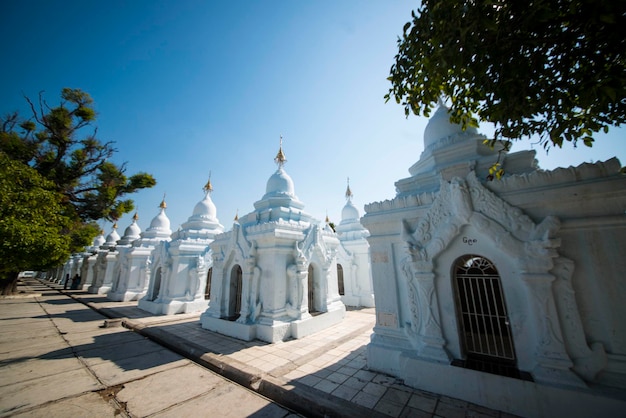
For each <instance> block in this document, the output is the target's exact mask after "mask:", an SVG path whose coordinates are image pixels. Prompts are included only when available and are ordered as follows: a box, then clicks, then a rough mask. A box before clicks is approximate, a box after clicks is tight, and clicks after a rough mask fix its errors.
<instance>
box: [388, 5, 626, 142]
mask: <svg viewBox="0 0 626 418" xmlns="http://www.w3.org/2000/svg"><path fill="white" fill-rule="evenodd" d="M412 16H413V19H412V21H411V22H408V23H407V24H406V25H405V26H404V33H403V35H402V37H401V38H400V39H399V40H398V54H397V55H396V57H395V63H394V64H393V65H392V67H391V71H390V77H389V80H390V81H391V84H392V87H391V88H390V90H389V93H388V94H387V95H386V96H385V97H386V99H387V100H389V99H390V98H391V97H394V98H395V100H396V101H397V102H398V103H401V104H402V105H403V106H404V109H405V113H406V115H407V116H408V115H409V114H410V113H414V114H416V115H424V116H429V114H430V111H431V110H432V109H433V108H434V107H435V105H436V103H437V101H438V100H439V98H440V97H445V98H447V99H448V100H449V102H451V106H450V114H451V120H452V121H453V122H456V123H461V124H462V125H463V126H464V127H467V126H477V125H478V122H479V121H481V122H482V121H486V122H491V123H493V124H495V127H496V135H495V138H494V142H495V140H496V139H501V138H506V139H518V138H521V137H530V136H532V135H539V138H540V141H541V143H542V144H543V146H544V147H546V148H549V147H550V146H551V145H552V144H554V145H556V146H559V147H561V146H562V144H563V142H564V141H571V142H572V143H573V144H574V145H576V143H577V141H579V140H582V141H583V143H584V144H585V145H587V146H592V143H593V134H594V133H596V132H599V131H604V132H607V131H608V129H609V127H610V126H619V125H620V124H622V123H624V121H625V120H626V36H624V33H625V32H624V28H626V1H624V0H534V1H530V2H527V1H508V0H423V2H422V5H421V7H420V8H419V9H418V10H417V13H416V12H413V13H412Z"/></svg>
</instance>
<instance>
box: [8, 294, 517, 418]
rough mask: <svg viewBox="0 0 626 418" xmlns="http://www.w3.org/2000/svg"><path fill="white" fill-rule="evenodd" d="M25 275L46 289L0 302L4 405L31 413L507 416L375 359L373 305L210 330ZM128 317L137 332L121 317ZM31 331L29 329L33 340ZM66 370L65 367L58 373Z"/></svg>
mask: <svg viewBox="0 0 626 418" xmlns="http://www.w3.org/2000/svg"><path fill="white" fill-rule="evenodd" d="M28 284H29V285H30V286H31V289H32V290H33V291H35V292H41V293H42V296H41V297H35V298H31V299H30V300H28V299H15V300H3V301H2V302H0V320H1V321H2V337H0V353H1V354H0V355H1V356H2V357H0V364H2V365H3V373H2V375H1V377H0V411H2V413H3V414H5V415H6V414H7V413H10V412H11V411H23V410H26V411H30V412H29V414H28V416H39V415H34V414H33V413H32V412H33V411H39V410H42V411H43V410H44V409H45V408H52V407H54V406H55V405H64V404H66V403H67V402H71V403H72V405H77V406H82V407H83V408H85V410H86V411H88V412H89V414H88V415H89V416H100V415H97V414H96V413H94V411H96V409H93V410H92V406H91V405H92V403H93V404H94V406H93V408H95V405H96V404H97V405H100V407H102V408H104V406H106V407H107V408H108V409H103V410H102V416H113V414H114V413H115V412H116V411H121V412H123V413H126V414H127V416H152V415H151V414H155V416H161V415H167V414H171V415H172V416H174V415H176V416H233V417H235V416H237V417H238V416H254V417H265V416H267V417H284V416H290V415H289V414H290V412H289V411H288V410H287V409H283V408H285V407H286V408H289V409H291V410H293V411H297V412H298V413H300V414H302V415H304V416H311V417H314V416H315V417H317V416H319V417H323V416H329V417H333V416H334V417H339V416H342V417H362V416H368V417H371V418H375V417H418V418H420V417H443V418H455V417H502V418H505V417H511V415H509V414H506V413H504V412H499V411H494V410H490V409H487V408H484V407H481V406H478V405H473V404H469V403H467V402H465V401H460V400H457V399H452V398H448V397H445V396H439V395H436V394H432V393H427V392H423V391H418V390H415V389H411V388H408V387H406V386H404V385H402V382H400V381H398V380H397V379H395V378H393V377H390V376H387V375H385V374H381V373H374V372H371V371H369V370H367V366H366V359H365V354H366V345H367V343H368V342H369V339H370V335H371V333H372V328H373V325H374V320H375V315H374V309H360V310H350V311H348V312H347V313H346V319H345V320H344V321H343V322H342V323H341V324H338V325H336V326H333V327H331V328H329V329H327V330H325V331H321V332H318V333H316V334H314V335H312V336H308V337H305V338H302V339H298V340H290V341H286V342H283V343H276V344H269V343H265V342H261V341H252V342H245V341H240V340H237V339H234V338H230V337H226V336H223V335H220V334H217V333H213V332H210V331H207V330H205V329H203V328H202V327H201V326H200V322H199V314H182V315H170V316H152V315H151V314H149V313H147V312H145V311H142V310H140V309H138V308H137V302H112V301H109V300H108V299H106V297H105V296H102V295H93V294H88V293H86V292H84V291H63V290H62V288H61V286H58V285H54V284H49V283H47V282H44V283H43V284H40V283H39V282H32V281H31V282H29V283H28ZM68 296H69V297H68ZM70 297H71V298H70ZM85 305H86V306H89V307H91V308H92V309H87V308H86V306H85ZM101 315H105V316H106V317H108V318H120V320H115V319H109V320H108V324H109V325H111V327H110V328H97V327H96V324H97V325H98V326H100V325H102V324H103V323H104V321H103V319H104V318H103V316H101ZM46 321H47V322H46ZM120 322H121V323H123V324H124V326H125V327H126V328H129V329H131V330H133V331H135V332H130V331H127V330H126V328H122V327H119V326H118V327H115V325H119V324H120ZM50 323H52V324H54V326H53V327H51V326H50ZM46 324H47V325H46ZM94 328H95V329H94ZM7 331H12V332H11V333H10V334H9V333H8V332H7ZM25 333H30V334H31V335H33V337H32V340H25V339H24V335H25ZM20 336H21V337H20ZM145 337H148V338H145ZM14 340H15V343H12V341H14ZM20 344H21V345H20ZM163 347H167V349H166V348H163ZM30 350H33V351H32V352H31V351H30ZM64 350H65V351H64ZM181 356H184V357H181ZM52 359H54V360H55V361H51V360H52ZM188 359H191V360H193V363H192V362H190V361H189V360H188ZM57 360H59V361H57ZM63 362H66V363H67V362H69V363H72V364H73V365H74V367H73V368H69V367H68V368H66V367H65V366H64V364H65V363H63ZM74 362H77V363H78V365H80V367H78V365H76V363H74ZM199 365H200V366H204V367H200V366H199ZM85 369H86V370H85ZM207 369H209V370H211V371H213V372H215V373H216V374H215V373H210V372H209V371H208V370H207ZM44 370H45V371H44ZM59 370H63V373H62V374H59V375H57V374H56V373H58V371H59ZM7 372H8V373H7ZM85 373H87V375H85ZM44 375H45V376H44ZM61 375H63V376H61ZM220 375H221V376H220ZM223 377H226V378H228V379H230V380H232V381H234V382H236V383H238V384H239V385H240V386H237V388H238V390H240V391H242V392H241V393H245V394H246V395H245V396H246V397H252V396H253V392H252V391H254V392H257V393H258V394H262V395H264V396H265V397H267V398H271V399H273V400H274V401H276V402H278V403H279V404H281V405H283V406H284V407H280V406H278V405H276V404H273V403H270V402H269V401H268V400H267V399H266V398H263V397H258V399H260V400H258V401H255V402H261V400H262V401H264V402H266V403H265V404H263V405H261V404H260V403H259V404H257V403H254V402H251V403H250V405H253V406H251V408H252V411H254V412H251V410H249V409H246V408H247V406H248V400H247V398H246V400H245V402H244V401H243V399H244V398H243V396H244V395H238V394H237V395H236V394H232V395H228V396H227V395H226V394H230V393H234V392H235V389H232V384H229V383H227V381H225V380H223ZM81 379H82V380H81ZM20 382H25V383H20ZM198 382H199V383H198ZM218 382H219V384H218ZM16 383H17V385H16ZM9 384H10V385H9ZM23 386H25V387H26V388H28V389H29V390H26V391H25V390H24V389H22V387H23ZM226 387H228V388H229V389H228V391H226V390H225V389H223V390H218V389H219V388H226ZM177 396H178V398H177ZM217 396H219V399H217V402H216V397H217ZM83 398H84V400H83ZM170 398H171V399H170ZM255 399H257V398H255ZM46 402H47V403H46ZM42 404H43V405H44V406H37V405H42ZM46 405H47V406H46ZM257 405H258V406H257ZM244 407H246V408H244ZM11 408H17V409H11ZM33 408H34V409H33ZM194 408H196V409H194ZM216 408H218V409H216ZM219 408H222V409H219ZM99 410H100V409H97V411H99ZM45 412H46V413H45V414H42V415H46V416H50V414H49V413H48V411H47V410H46V411H45ZM225 412H228V413H225ZM107 414H108V415H107ZM160 414H161V415H160ZM62 415H65V414H62ZM72 416H76V414H73V415H72ZM291 416H295V415H291Z"/></svg>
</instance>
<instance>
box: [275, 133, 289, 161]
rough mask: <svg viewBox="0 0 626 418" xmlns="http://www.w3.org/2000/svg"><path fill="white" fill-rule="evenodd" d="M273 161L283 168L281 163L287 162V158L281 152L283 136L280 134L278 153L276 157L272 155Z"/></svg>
mask: <svg viewBox="0 0 626 418" xmlns="http://www.w3.org/2000/svg"><path fill="white" fill-rule="evenodd" d="M274 162H275V163H276V164H278V168H283V165H285V163H286V162H287V158H286V157H285V153H284V152H283V136H282V135H281V136H280V146H279V148H278V153H277V154H276V157H274Z"/></svg>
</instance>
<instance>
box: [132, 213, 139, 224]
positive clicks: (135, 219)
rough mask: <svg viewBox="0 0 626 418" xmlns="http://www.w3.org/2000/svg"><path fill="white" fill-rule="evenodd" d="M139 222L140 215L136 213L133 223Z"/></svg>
mask: <svg viewBox="0 0 626 418" xmlns="http://www.w3.org/2000/svg"><path fill="white" fill-rule="evenodd" d="M137 220H139V215H137V212H135V214H134V215H133V221H135V222H137Z"/></svg>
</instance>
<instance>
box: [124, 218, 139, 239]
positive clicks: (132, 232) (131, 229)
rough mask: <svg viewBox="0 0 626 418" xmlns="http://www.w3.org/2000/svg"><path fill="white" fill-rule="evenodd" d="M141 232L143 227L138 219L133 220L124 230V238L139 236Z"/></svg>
mask: <svg viewBox="0 0 626 418" xmlns="http://www.w3.org/2000/svg"><path fill="white" fill-rule="evenodd" d="M139 234H141V228H139V225H137V221H133V223H132V224H130V225H129V226H128V227H127V228H126V230H125V231H124V238H139Z"/></svg>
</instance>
